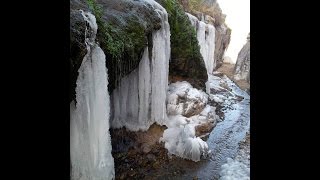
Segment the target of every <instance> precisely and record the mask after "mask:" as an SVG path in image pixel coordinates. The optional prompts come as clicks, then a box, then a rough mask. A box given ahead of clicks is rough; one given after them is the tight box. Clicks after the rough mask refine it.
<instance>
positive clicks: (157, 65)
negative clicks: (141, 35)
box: [111, 0, 170, 131]
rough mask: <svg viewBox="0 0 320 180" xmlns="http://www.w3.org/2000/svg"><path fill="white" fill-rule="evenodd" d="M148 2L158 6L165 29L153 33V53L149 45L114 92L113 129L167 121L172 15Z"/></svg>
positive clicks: (143, 128) (145, 126)
mask: <svg viewBox="0 0 320 180" xmlns="http://www.w3.org/2000/svg"><path fill="white" fill-rule="evenodd" d="M144 1H145V2H146V3H149V4H151V5H152V6H153V7H154V8H155V11H156V12H157V13H158V15H159V17H160V18H161V28H160V29H159V30H158V31H155V32H153V34H152V40H153V47H152V52H150V49H148V47H146V48H145V50H144V53H143V57H142V59H141V61H140V64H139V66H138V68H137V69H135V70H134V71H132V72H131V73H130V74H129V75H127V76H126V77H124V78H122V79H121V82H120V85H119V87H117V88H116V89H115V90H114V91H113V93H112V102H113V103H112V104H113V107H112V109H113V113H112V118H111V126H112V127H113V128H121V127H126V128H128V129H129V130H132V131H138V130H147V129H148V128H149V126H150V125H151V124H153V123H154V122H156V123H158V124H160V125H163V124H164V123H165V121H166V120H167V114H166V102H165V101H166V93H167V88H168V73H169V72H168V71H169V58H170V26H169V22H168V14H167V12H166V10H165V9H164V8H163V7H162V6H161V5H159V4H158V3H157V2H155V1H153V0H144ZM149 53H151V59H149Z"/></svg>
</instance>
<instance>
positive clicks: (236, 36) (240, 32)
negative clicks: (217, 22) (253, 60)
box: [218, 0, 250, 63]
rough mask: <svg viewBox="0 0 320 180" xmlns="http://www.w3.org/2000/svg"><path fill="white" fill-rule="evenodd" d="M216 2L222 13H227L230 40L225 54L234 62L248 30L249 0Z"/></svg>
mask: <svg viewBox="0 0 320 180" xmlns="http://www.w3.org/2000/svg"><path fill="white" fill-rule="evenodd" d="M218 3H219V5H220V8H221V9H222V13H223V14H225V15H227V17H226V24H227V25H228V27H230V28H231V41H230V44H229V47H228V49H227V51H226V53H225V56H229V57H230V58H231V63H236V60H237V57H238V53H239V51H240V50H241V48H242V47H243V45H244V44H245V43H246V42H247V35H248V33H249V32H250V0H218Z"/></svg>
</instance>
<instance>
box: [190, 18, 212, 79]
mask: <svg viewBox="0 0 320 180" xmlns="http://www.w3.org/2000/svg"><path fill="white" fill-rule="evenodd" d="M186 14H187V15H188V17H189V20H190V22H191V24H192V26H194V27H195V29H196V31H197V39H198V42H199V46H200V53H201V55H202V57H203V60H204V62H205V65H206V69H207V72H208V73H209V74H212V72H213V70H214V69H215V67H216V61H215V59H214V50H215V33H216V32H215V31H216V30H215V27H214V26H213V25H211V24H207V23H205V22H203V20H201V21H199V20H198V18H197V17H195V16H193V15H191V14H189V13H186ZM202 19H204V18H202Z"/></svg>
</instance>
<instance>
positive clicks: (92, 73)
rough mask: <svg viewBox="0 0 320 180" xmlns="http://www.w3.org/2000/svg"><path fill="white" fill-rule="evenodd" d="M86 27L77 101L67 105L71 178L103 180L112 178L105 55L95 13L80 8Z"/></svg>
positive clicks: (112, 167) (73, 179)
mask: <svg viewBox="0 0 320 180" xmlns="http://www.w3.org/2000/svg"><path fill="white" fill-rule="evenodd" d="M81 13H82V15H83V18H84V19H85V21H87V23H88V25H89V27H86V34H85V37H86V39H85V43H86V46H87V54H86V55H85V57H84V58H83V61H82V64H81V67H80V68H79V76H78V79H77V87H76V102H77V103H76V104H75V102H74V101H72V102H71V104H70V156H71V179H72V180H106V179H113V177H114V161H113V157H112V155H111V149H112V147H111V141H110V134H109V112H110V101H109V94H108V88H107V86H108V75H107V69H106V66H105V61H106V59H105V54H104V53H103V51H102V49H101V48H100V47H99V45H98V44H96V43H95V37H96V33H97V29H98V26H97V24H96V19H95V16H94V15H92V14H91V13H89V12H83V11H81Z"/></svg>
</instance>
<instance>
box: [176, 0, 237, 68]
mask: <svg viewBox="0 0 320 180" xmlns="http://www.w3.org/2000/svg"><path fill="white" fill-rule="evenodd" d="M179 2H180V4H181V5H182V6H183V7H184V9H185V11H186V12H188V13H190V14H192V15H193V16H195V17H196V18H197V19H198V20H199V21H203V22H205V23H206V24H208V25H209V24H211V25H213V26H214V28H215V36H214V38H215V45H214V50H212V52H213V51H214V58H213V59H214V64H215V67H214V69H217V68H219V67H220V66H221V65H222V63H223V57H224V53H225V51H226V49H227V48H228V46H229V42H230V35H231V29H230V28H229V27H228V26H227V25H226V24H225V18H226V15H224V14H223V13H222V10H221V8H220V6H219V4H218V2H216V0H203V1H189V0H180V1H179ZM201 44H203V43H201ZM201 44H200V45H201ZM210 71H211V70H210Z"/></svg>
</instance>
